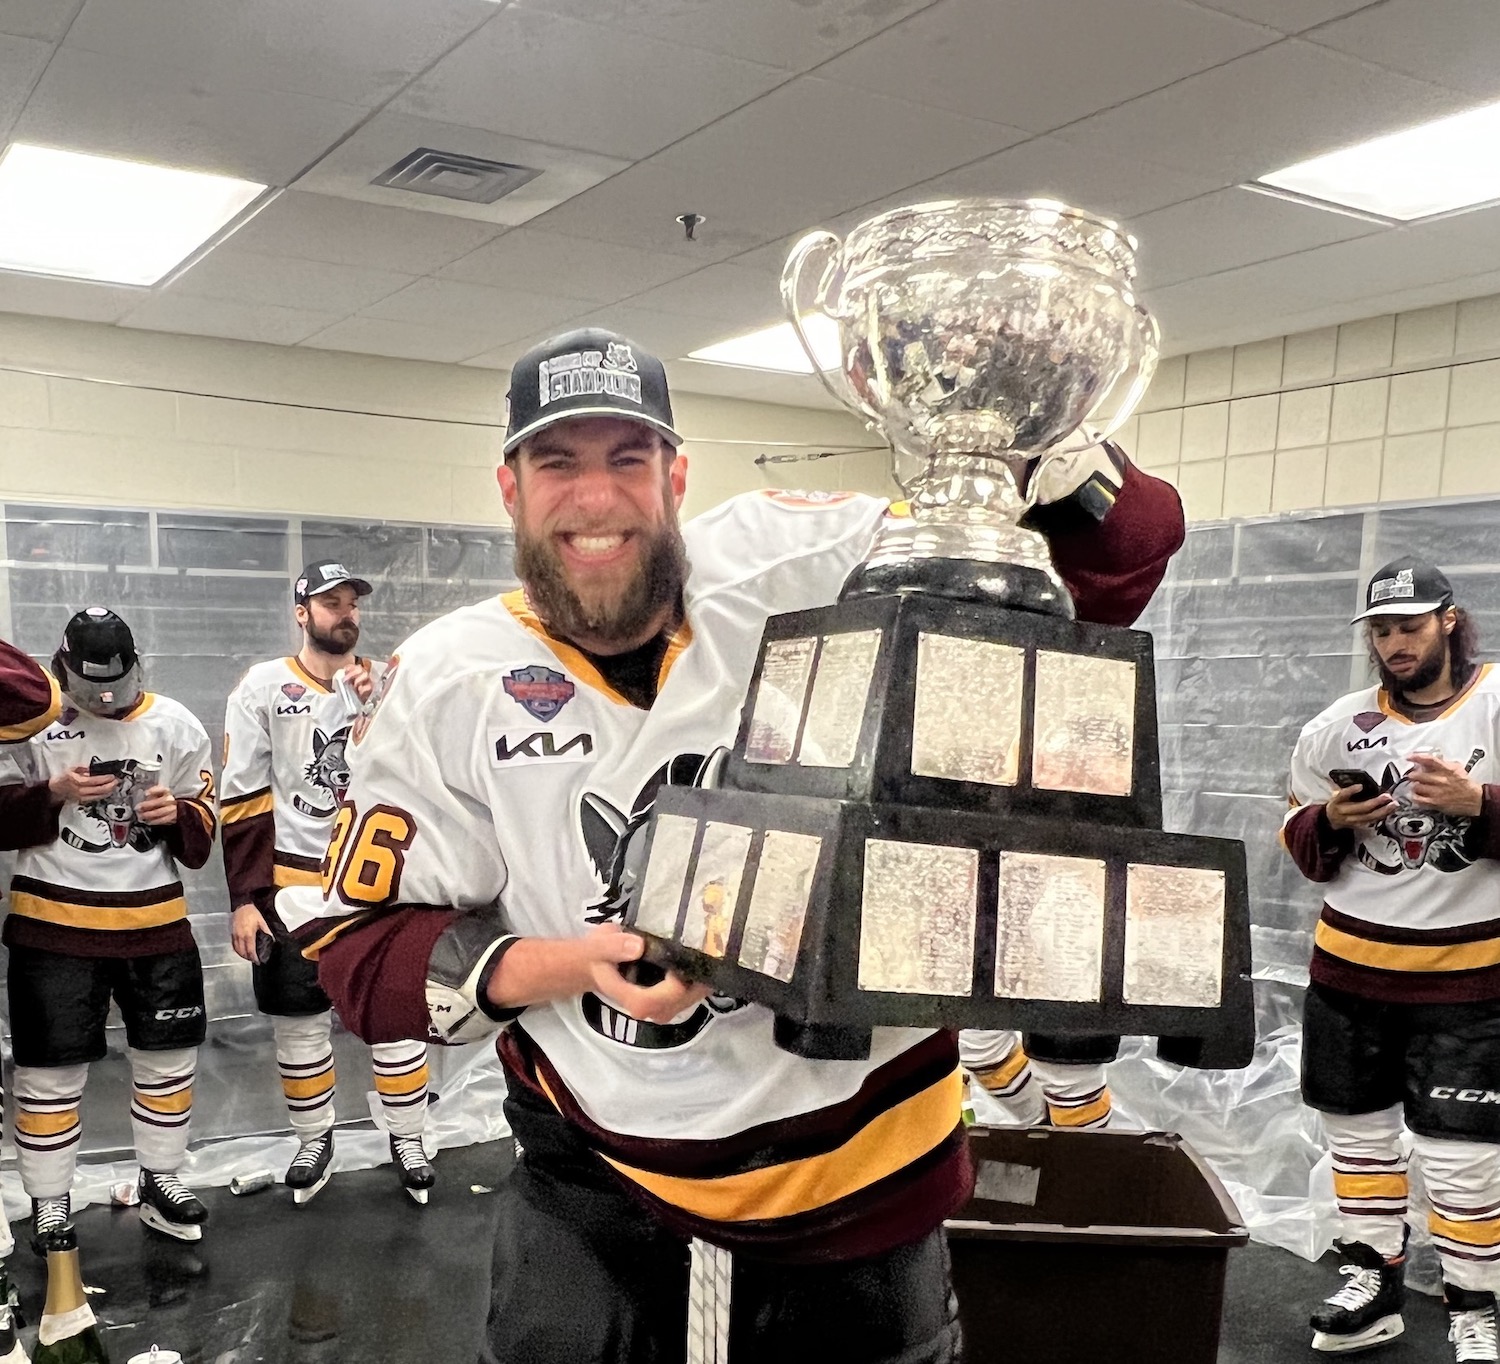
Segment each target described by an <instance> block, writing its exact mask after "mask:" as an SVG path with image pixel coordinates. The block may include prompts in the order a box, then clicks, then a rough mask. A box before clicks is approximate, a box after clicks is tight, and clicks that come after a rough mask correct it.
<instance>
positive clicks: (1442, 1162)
mask: <svg viewBox="0 0 1500 1364" xmlns="http://www.w3.org/2000/svg"><path fill="white" fill-rule="evenodd" d="M1412 1147H1413V1151H1414V1154H1415V1155H1416V1158H1417V1162H1418V1164H1419V1165H1420V1167H1421V1170H1422V1178H1423V1180H1424V1181H1425V1182H1426V1184H1427V1196H1428V1198H1429V1199H1430V1200H1431V1202H1432V1211H1431V1212H1429V1213H1428V1214H1427V1225H1428V1228H1429V1229H1430V1230H1431V1232H1432V1244H1433V1246H1434V1248H1435V1249H1436V1250H1437V1253H1438V1259H1439V1261H1440V1262H1441V1264H1442V1266H1443V1282H1444V1283H1450V1284H1452V1285H1453V1286H1454V1287H1455V1288H1468V1289H1476V1290H1478V1291H1480V1292H1484V1293H1500V1146H1494V1145H1490V1144H1489V1143H1487V1142H1478V1141H1453V1140H1449V1139H1447V1138H1442V1137H1413V1139H1412Z"/></svg>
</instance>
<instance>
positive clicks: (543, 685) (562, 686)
mask: <svg viewBox="0 0 1500 1364" xmlns="http://www.w3.org/2000/svg"><path fill="white" fill-rule="evenodd" d="M504 686H505V694H506V695H507V696H509V697H510V698H511V700H512V701H514V702H515V703H516V704H517V705H519V706H521V707H522V708H523V709H524V710H525V711H526V713H527V714H528V715H531V716H534V717H535V718H536V719H538V720H540V721H541V722H542V723H543V724H546V723H547V722H548V721H549V720H551V719H552V718H553V717H554V716H555V715H556V714H557V713H558V711H560V710H561V709H562V708H563V707H564V706H565V705H567V704H568V702H569V701H571V700H572V699H573V694H574V693H575V692H576V691H577V690H578V688H577V687H576V686H575V685H574V684H573V683H572V682H570V681H569V680H568V677H567V675H566V674H565V673H560V672H558V671H557V670H556V669H555V668H549V667H546V666H545V665H544V664H541V663H533V664H531V665H530V666H528V667H525V668H514V669H512V670H511V672H510V674H509V676H507V677H506V679H505V682H504Z"/></svg>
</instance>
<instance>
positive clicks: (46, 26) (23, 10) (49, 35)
mask: <svg viewBox="0 0 1500 1364" xmlns="http://www.w3.org/2000/svg"><path fill="white" fill-rule="evenodd" d="M82 5H83V0H0V33H9V34H12V35H14V36H15V37H17V38H42V39H44V40H45V41H47V42H49V43H56V42H61V41H62V36H63V34H65V33H66V32H67V31H68V26H69V25H70V24H71V23H72V22H73V19H74V16H75V15H77V13H78V11H79V9H80V8H81V7H82Z"/></svg>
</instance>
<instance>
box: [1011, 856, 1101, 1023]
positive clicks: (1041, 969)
mask: <svg viewBox="0 0 1500 1364" xmlns="http://www.w3.org/2000/svg"><path fill="white" fill-rule="evenodd" d="M999 899H1000V912H999V914H998V915H997V916H996V920H995V993H996V994H997V995H999V996H1001V997H1002V998H1007V999H1062V1000H1098V999H1099V998H1100V996H1101V994H1102V979H1103V961H1104V863H1103V861H1102V860H1100V859H1098V858H1092V857H1052V856H1048V855H1046V854H1043V853H1023V852H1008V851H1007V852H1002V853H1001V854H1000V891H999Z"/></svg>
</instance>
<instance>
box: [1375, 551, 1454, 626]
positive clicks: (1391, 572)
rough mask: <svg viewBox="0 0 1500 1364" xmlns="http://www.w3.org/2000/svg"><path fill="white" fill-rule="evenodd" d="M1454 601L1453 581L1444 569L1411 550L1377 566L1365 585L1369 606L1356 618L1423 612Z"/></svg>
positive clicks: (1416, 614)
mask: <svg viewBox="0 0 1500 1364" xmlns="http://www.w3.org/2000/svg"><path fill="white" fill-rule="evenodd" d="M1452 605H1453V585H1452V584H1451V583H1450V582H1449V581H1448V579H1447V577H1446V576H1445V575H1444V573H1443V571H1442V570H1441V569H1439V568H1435V567H1434V566H1433V565H1432V564H1429V563H1427V562H1426V561H1425V560H1422V559H1417V558H1414V557H1413V556H1411V555H1409V554H1408V555H1407V556H1406V557H1405V558H1402V559H1392V560H1391V562H1390V563H1388V564H1386V565H1384V566H1383V567H1381V568H1377V569H1376V570H1375V576H1374V577H1372V578H1371V579H1370V583H1369V586H1368V587H1366V588H1365V609H1364V610H1363V611H1361V612H1360V613H1359V615H1357V616H1355V617H1354V619H1355V620H1368V619H1369V618H1370V617H1371V616H1421V615H1425V614H1426V613H1427V612H1428V611H1442V610H1445V609H1446V608H1447V607H1450V606H1452ZM1351 623H1352V622H1351Z"/></svg>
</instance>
